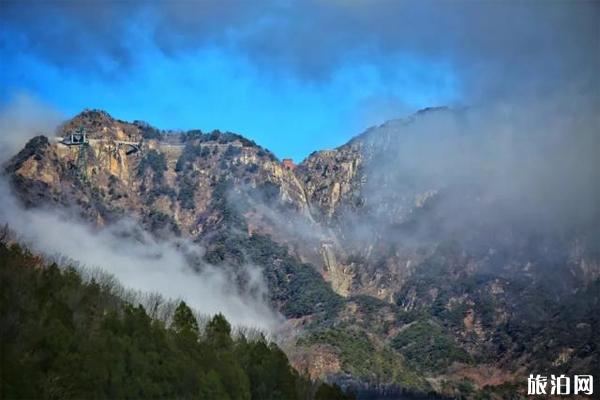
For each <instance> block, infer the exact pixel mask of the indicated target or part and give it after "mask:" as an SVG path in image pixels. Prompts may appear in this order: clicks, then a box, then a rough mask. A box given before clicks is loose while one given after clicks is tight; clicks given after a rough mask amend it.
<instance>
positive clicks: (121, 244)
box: [0, 180, 281, 332]
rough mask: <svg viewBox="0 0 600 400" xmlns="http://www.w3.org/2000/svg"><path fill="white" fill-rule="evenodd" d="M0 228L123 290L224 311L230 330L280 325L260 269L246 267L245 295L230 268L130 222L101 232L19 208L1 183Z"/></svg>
mask: <svg viewBox="0 0 600 400" xmlns="http://www.w3.org/2000/svg"><path fill="white" fill-rule="evenodd" d="M0 223H2V224H8V225H9V227H10V228H11V229H12V230H14V231H15V232H16V234H17V235H18V236H19V241H20V242H22V243H25V244H26V245H27V246H28V247H30V248H31V249H32V250H33V251H39V252H41V253H43V254H46V255H48V256H51V257H52V256H56V255H59V256H64V257H68V258H71V259H73V260H76V261H77V262H79V263H81V264H83V265H85V266H87V267H93V268H100V269H101V270H103V271H106V272H108V273H110V274H112V275H114V276H115V277H116V278H117V279H118V280H119V281H120V282H121V283H122V284H123V285H124V286H125V287H128V288H131V289H134V290H139V291H143V292H149V293H159V294H161V295H163V296H165V297H167V298H173V299H183V300H185V301H186V303H188V304H189V305H190V306H192V307H193V308H195V309H196V310H197V311H199V312H200V313H203V314H216V313H219V312H221V313H223V314H224V315H225V316H226V318H227V319H228V320H229V321H231V323H232V324H233V325H238V326H246V327H251V328H258V329H260V330H263V331H267V332H274V331H275V330H276V329H277V327H278V325H279V323H280V322H281V317H280V316H278V315H277V314H276V313H275V312H274V311H273V310H272V309H271V308H270V306H269V305H268V302H267V300H266V295H267V291H266V290H267V289H266V285H265V283H264V282H263V278H262V272H261V270H260V268H259V267H257V266H252V265H245V266H244V267H243V269H242V270H241V271H242V272H241V273H242V274H243V275H244V276H243V280H244V288H243V289H242V288H240V287H238V286H237V285H236V284H235V282H236V279H234V277H233V276H232V274H231V273H230V270H229V269H227V268H226V267H224V266H223V267H216V266H212V265H209V264H206V263H203V262H202V261H201V257H200V256H201V255H202V249H201V248H200V247H199V246H198V245H196V244H193V243H191V242H188V241H185V240H180V239H179V240H172V241H160V242H159V241H157V240H156V239H154V238H153V237H151V236H150V235H149V234H148V233H146V232H144V231H143V230H141V229H140V228H139V227H138V226H137V225H136V224H135V223H134V222H132V221H123V222H121V223H118V224H117V225H112V226H108V227H106V228H99V229H98V228H92V227H91V226H89V225H87V224H86V223H85V222H83V221H80V220H77V219H76V218H75V217H73V216H72V215H70V214H68V213H67V212H66V211H64V210H58V209H53V210H49V209H24V208H23V207H22V206H21V205H20V204H19V202H18V201H17V199H15V198H14V196H13V195H12V193H11V192H10V188H9V186H8V184H7V183H6V182H5V181H4V180H2V181H1V182H0ZM237 273H238V274H239V273H240V272H239V270H238V272H237Z"/></svg>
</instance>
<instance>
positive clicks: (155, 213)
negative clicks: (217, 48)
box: [5, 109, 600, 395]
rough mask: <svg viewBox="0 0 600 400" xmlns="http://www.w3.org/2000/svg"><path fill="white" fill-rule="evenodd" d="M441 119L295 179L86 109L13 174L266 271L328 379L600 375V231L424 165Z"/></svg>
mask: <svg viewBox="0 0 600 400" xmlns="http://www.w3.org/2000/svg"><path fill="white" fill-rule="evenodd" d="M457 115H458V117H457ZM439 118H442V121H443V122H444V124H445V125H444V126H452V124H453V123H454V122H453V121H454V119H455V118H462V117H461V114H460V113H458V114H455V113H454V112H451V111H450V110H447V109H429V110H425V111H423V112H420V113H417V114H416V115H414V116H412V117H410V118H408V119H404V120H394V121H390V122H387V123H386V124H383V125H382V126H380V127H375V128H372V129H370V130H368V131H367V132H365V133H364V134H362V135H360V136H358V137H356V138H354V139H353V140H351V141H350V142H349V143H347V144H345V145H343V146H341V147H339V148H337V149H334V150H327V151H320V152H316V153H313V154H312V155H311V156H309V157H308V158H307V159H306V160H305V161H304V162H303V163H301V164H300V165H299V166H297V167H296V168H294V167H293V166H289V165H286V164H283V163H280V162H279V161H278V160H277V159H276V158H275V157H274V156H273V155H272V154H271V153H269V152H268V151H266V150H264V149H262V148H261V147H259V146H257V145H256V144H254V143H253V142H251V141H249V140H247V139H245V138H243V137H241V136H239V135H235V134H231V133H221V132H216V131H215V132H212V133H209V134H204V133H201V132H199V131H190V132H185V133H171V132H162V131H157V130H156V129H154V128H151V127H149V126H148V125H146V124H144V123H140V122H136V123H127V122H123V121H116V120H114V119H112V118H111V117H110V116H109V115H108V114H106V113H104V112H100V111H85V112H83V113H81V114H80V115H78V116H76V117H75V118H74V119H73V120H71V121H68V122H67V123H65V124H64V125H63V126H62V127H61V128H60V131H59V132H58V133H57V134H58V135H60V136H65V135H67V134H68V133H70V132H72V131H73V130H74V129H76V128H78V127H80V126H81V127H83V128H84V129H85V130H86V132H87V135H88V138H89V144H88V145H86V146H78V145H77V146H67V145H64V144H61V143H58V142H57V141H56V140H54V139H53V138H50V139H47V138H44V137H38V138H35V139H33V140H32V141H30V142H29V143H28V144H27V146H26V147H25V149H24V150H23V151H21V152H20V153H19V154H17V155H16V156H15V157H14V158H13V159H12V160H11V161H10V162H9V163H8V164H7V166H6V168H5V172H6V174H7V175H8V177H9V179H10V180H11V183H12V187H13V189H14V190H15V192H16V193H17V194H18V195H19V197H20V198H21V200H22V201H23V203H24V204H26V205H28V206H30V207H35V206H41V205H45V206H48V205H55V206H60V207H67V208H68V209H69V210H70V211H71V212H77V213H79V214H81V215H83V216H84V217H85V218H86V219H88V220H89V221H90V222H92V223H94V224H96V225H98V226H103V225H107V224H111V223H112V222H114V221H116V220H119V219H124V218H130V219H134V220H135V221H138V222H139V223H141V224H142V226H144V227H145V228H146V229H148V230H149V231H151V232H153V234H154V235H156V236H158V237H164V238H168V237H171V236H181V237H185V238H190V239H191V240H193V241H195V242H197V243H200V244H201V245H202V246H203V247H204V248H205V249H206V253H205V254H204V256H203V257H204V259H205V261H207V262H209V263H211V264H215V265H221V266H222V267H223V268H233V269H235V268H236V266H241V265H243V264H245V263H252V264H255V265H259V266H261V267H262V268H263V272H264V275H265V278H266V280H267V282H268V285H269V296H270V300H271V302H272V304H273V305H274V306H275V307H276V308H277V309H278V310H280V311H281V312H282V313H283V314H284V315H285V316H286V317H287V318H288V319H289V323H290V324H291V325H293V326H295V327H297V328H298V330H297V331H298V332H297V334H295V335H294V337H293V339H291V340H292V341H293V343H292V345H289V346H286V351H287V352H288V354H290V356H291V357H292V360H293V362H294V363H295V365H296V366H298V367H299V368H301V369H305V368H307V369H308V370H309V371H310V372H311V373H312V374H313V376H321V377H325V378H329V379H331V380H336V381H338V382H341V383H343V384H345V385H355V386H357V387H360V388H367V389H369V390H371V389H374V390H378V391H382V392H385V391H403V390H405V389H407V388H408V389H410V390H416V391H429V390H435V391H437V392H440V393H445V394H449V395H456V394H457V393H459V392H465V391H469V390H483V389H484V388H485V387H488V388H487V389H485V390H488V391H493V390H496V391H500V392H501V391H502V390H506V387H510V385H511V384H512V383H513V382H515V381H518V380H520V379H522V373H523V371H524V369H523V368H524V366H526V367H527V368H529V369H534V368H537V369H539V370H543V371H557V372H558V371H560V373H565V372H573V373H575V372H581V373H584V372H585V371H588V372H587V373H589V371H590V370H591V369H592V368H593V367H594V366H597V365H600V363H599V362H598V361H599V358H598V349H599V348H600V343H599V341H598V333H597V332H599V329H597V327H598V321H597V319H596V318H595V317H594V315H595V313H594V312H593V310H594V309H595V307H597V304H598V299H597V292H596V290H597V282H598V277H599V276H600V267H599V263H598V259H599V257H598V254H596V253H595V252H594V249H597V248H598V247H596V246H595V243H596V240H597V238H598V237H600V236H599V235H597V229H595V228H596V227H597V225H594V221H589V224H588V225H578V226H576V227H573V226H568V227H565V228H564V229H561V230H550V229H542V228H540V229H538V230H536V229H529V226H537V225H536V224H529V221H525V220H523V222H520V221H521V220H522V219H523V218H522V215H521V213H520V212H515V211H518V207H515V206H514V199H512V198H510V199H508V200H507V199H504V198H502V197H500V196H498V193H497V192H496V191H493V190H490V188H493V186H494V185H490V184H489V183H488V182H487V181H486V180H485V179H480V178H481V177H480V176H479V175H476V176H473V175H467V176H466V177H465V176H464V174H462V173H460V172H463V170H461V168H460V166H458V167H457V168H456V169H453V170H452V171H451V173H450V174H448V172H447V171H445V169H448V168H445V167H446V166H445V165H435V159H433V158H432V157H431V155H432V154H433V155H436V156H439V155H440V153H435V152H433V153H431V152H430V153H427V152H424V153H423V154H420V153H415V151H414V149H419V148H421V149H422V148H423V147H426V146H424V145H425V144H427V145H431V146H435V145H436V144H435V143H436V142H431V141H429V142H421V140H422V139H421V138H422V137H426V134H427V133H428V132H430V131H432V130H433V128H434V127H438V126H439V124H436V125H429V121H430V120H432V119H433V120H437V119H439ZM447 118H450V119H449V120H448V119H447ZM422 124H424V125H422ZM415 127H417V128H418V129H417V128H415ZM435 139H436V140H438V141H439V140H442V139H443V136H441V137H438V136H436V137H435ZM441 148H442V149H447V148H448V147H447V146H446V144H445V143H444V142H443V141H442V144H441ZM444 151H445V150H444ZM423 171H425V172H423ZM442 172H443V173H442ZM486 173H487V172H486ZM487 177H488V176H487V175H486V176H485V178H486V179H487ZM441 178H443V179H441ZM518 199H519V200H520V198H518ZM523 204H524V203H523ZM523 207H526V206H525V205H523ZM503 209H508V210H509V211H510V212H505V213H499V212H498V210H503ZM240 284H243V279H240ZM594 294H596V295H594ZM564 304H572V305H573V306H576V307H578V308H579V310H581V311H580V312H579V313H575V314H571V315H569V311H568V310H567V309H565V307H564V306H563V305H564ZM558 321H570V322H571V323H572V324H571V326H576V327H579V328H577V329H578V330H577V331H576V334H575V335H573V336H568V335H565V334H564V332H565V330H567V331H568V329H566V328H565V327H564V325H563V324H562V323H559V324H558V326H556V328H553V326H555V325H556V324H557V323H558ZM553 324H554V325H553ZM573 324H574V325H573ZM541 327H543V329H542V328H541ZM557 336H558V337H561V339H560V340H556V339H555V338H556V337H557ZM507 385H508V386H507ZM520 389H522V388H520ZM513 390H514V388H513Z"/></svg>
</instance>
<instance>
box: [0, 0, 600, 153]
mask: <svg viewBox="0 0 600 400" xmlns="http://www.w3.org/2000/svg"><path fill="white" fill-rule="evenodd" d="M599 10H600V6H598V3H595V2H567V1H565V2H552V3H550V4H542V3H540V2H538V1H534V0H531V1H524V2H519V3H518V4H517V3H514V2H473V1H466V0H465V1H462V0H457V1H453V2H444V1H434V0H419V1H416V0H415V1H413V0H404V1H398V0H377V1H372V0H305V1H292V0H261V1H258V2H252V1H247V0H197V1H188V0H186V1H184V0H174V1H166V0H155V1H143V0H141V1H136V2H122V1H74V0H73V1H71V0H68V1H65V0H61V1H58V0H56V1H53V0H48V1H37V0H19V1H15V0H4V1H2V2H0V103H4V104H5V105H6V104H7V103H9V102H10V101H11V99H12V98H14V96H15V94H23V93H25V94H27V95H29V96H32V97H33V98H35V99H37V100H38V101H41V102H43V103H45V104H48V105H49V106H50V107H53V108H55V109H57V110H58V111H60V112H61V113H62V114H63V115H64V116H65V117H71V116H73V115H75V114H76V113H78V112H80V111H81V110H83V109H84V108H100V109H103V110H106V111H108V112H109V113H110V114H112V115H113V116H115V117H117V118H120V119H124V120H144V121H147V122H149V123H151V124H152V125H154V126H156V127H158V128H161V129H181V130H186V129H195V128H199V129H202V130H205V131H210V130H212V129H220V130H229V131H233V132H236V133H240V134H242V135H244V136H246V137H249V138H251V139H253V140H255V141H256V142H258V143H259V144H261V145H263V146H266V147H267V148H269V149H271V150H272V151H274V152H275V154H277V155H278V156H279V157H280V158H284V157H292V158H294V159H295V160H296V161H300V160H302V159H303V158H304V157H305V156H306V155H308V154H309V153H310V152H312V151H314V150H319V149H324V148H331V147H335V146H338V145H341V144H343V143H345V142H346V141H347V140H349V139H350V138H351V137H352V136H354V135H356V134H358V133H360V132H361V131H363V130H364V129H365V128H367V127H369V126H372V125H375V124H379V123H382V122H384V121H386V120H388V119H391V118H398V117H403V116H406V115H407V114H410V113H412V112H414V111H416V110H418V109H420V108H424V107H429V106H441V105H449V106H457V105H458V106H465V105H467V106H472V105H477V104H479V103H481V102H482V101H489V99H494V100H496V101H498V100H499V99H500V101H501V100H502V97H503V96H507V95H508V96H511V97H513V98H522V97H523V96H522V94H528V95H533V97H534V98H535V97H539V98H543V97H544V96H546V95H547V93H548V91H549V90H556V88H557V87H560V86H561V81H567V80H568V79H571V78H572V77H582V76H583V77H589V79H590V80H591V81H593V79H594V77H595V76H596V73H597V68H596V66H597V64H598V59H599V58H598V57H597V51H596V52H594V51H593V49H594V48H595V49H597V44H598V43H597V42H598V40H597V37H598V35H597V26H598V25H597V18H598V17H599V14H600V12H599ZM594 38H596V39H594ZM582 81H583V80H582ZM521 92H523V93H521ZM0 105H1V104H0Z"/></svg>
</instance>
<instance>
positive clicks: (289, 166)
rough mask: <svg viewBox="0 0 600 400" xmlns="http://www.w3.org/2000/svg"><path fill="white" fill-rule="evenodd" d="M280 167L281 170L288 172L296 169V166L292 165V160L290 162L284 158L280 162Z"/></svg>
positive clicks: (289, 159)
mask: <svg viewBox="0 0 600 400" xmlns="http://www.w3.org/2000/svg"><path fill="white" fill-rule="evenodd" d="M281 165H282V166H283V168H285V169H287V170H289V171H293V170H294V169H295V168H296V164H294V160H292V159H291V158H284V159H283V161H282V162H281Z"/></svg>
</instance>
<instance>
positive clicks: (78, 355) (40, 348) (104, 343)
mask: <svg viewBox="0 0 600 400" xmlns="http://www.w3.org/2000/svg"><path fill="white" fill-rule="evenodd" d="M0 278H1V280H0V281H1V282H2V290H1V291H0V296H1V297H0V327H1V328H0V343H1V346H2V349H1V350H2V351H1V358H0V368H1V369H0V371H1V374H0V383H1V385H0V386H1V389H0V390H1V397H2V398H5V399H9V398H57V399H66V398H195V399H215V400H217V399H218V400H227V399H231V400H233V399H312V398H316V399H336V398H337V399H345V398H349V397H347V396H346V395H344V394H343V393H342V392H341V391H340V390H339V389H337V388H335V387H330V386H327V385H317V384H315V383H313V382H311V381H310V380H309V379H307V378H305V377H302V376H301V375H299V374H298V373H297V372H296V371H295V370H293V369H292V367H291V366H290V364H289V363H288V360H287V358H286V356H285V354H284V353H283V352H282V351H281V350H280V349H279V348H278V347H277V346H276V345H275V344H274V343H268V342H267V341H266V340H264V339H263V338H258V339H254V340H248V339H246V338H245V337H244V336H243V335H242V336H239V337H233V336H232V334H231V327H230V325H229V323H228V322H227V321H226V320H225V318H224V317H223V316H222V315H216V316H215V317H213V318H212V320H210V322H208V324H207V325H206V327H205V328H204V329H200V328H199V326H198V323H197V320H196V317H195V316H194V314H193V312H192V311H191V310H190V309H189V308H188V307H187V306H186V304H185V303H184V302H180V303H179V305H178V306H177V308H176V310H175V311H174V313H173V315H172V317H171V318H170V319H169V320H170V323H165V322H163V321H162V320H158V319H152V318H150V317H149V315H148V314H147V312H146V310H144V308H143V307H142V306H134V305H132V304H128V303H126V302H124V301H123V300H121V299H120V298H118V297H116V296H115V295H114V294H112V293H111V291H110V290H109V288H107V287H106V286H105V285H101V284H99V283H97V282H96V281H94V280H93V279H92V280H91V281H89V282H86V281H84V280H82V278H81V276H80V275H79V274H78V272H77V271H76V270H74V269H72V268H66V269H59V268H58V267H57V265H55V264H53V265H50V266H45V265H43V263H42V262H41V261H40V259H39V258H38V257H34V256H32V255H31V254H29V253H28V252H27V251H25V250H23V249H22V248H20V247H19V246H17V245H13V246H10V247H7V246H6V245H5V244H0Z"/></svg>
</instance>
